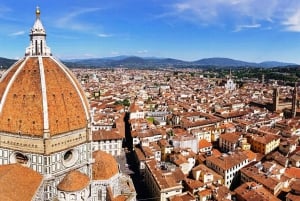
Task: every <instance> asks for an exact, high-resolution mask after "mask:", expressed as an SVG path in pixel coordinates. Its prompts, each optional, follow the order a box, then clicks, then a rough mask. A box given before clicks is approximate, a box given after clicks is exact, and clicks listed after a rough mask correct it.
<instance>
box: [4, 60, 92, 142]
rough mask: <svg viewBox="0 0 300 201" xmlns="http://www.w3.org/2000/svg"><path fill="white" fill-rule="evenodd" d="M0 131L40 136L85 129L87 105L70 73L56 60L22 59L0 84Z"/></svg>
mask: <svg viewBox="0 0 300 201" xmlns="http://www.w3.org/2000/svg"><path fill="white" fill-rule="evenodd" d="M0 99H1V102H0V132H1V131H2V132H8V133H13V134H21V135H30V136H35V137H42V136H43V133H44V132H48V133H49V135H50V136H54V135H58V134H62V133H65V132H69V131H72V130H77V129H81V128H85V127H86V126H87V121H88V119H89V115H88V103H87V100H86V98H85V96H84V93H83V91H82V89H81V87H80V86H79V83H78V82H77V80H76V79H75V78H74V76H73V74H72V73H71V72H70V71H69V70H68V69H67V68H66V67H65V66H63V64H61V63H60V62H59V61H58V60H56V59H55V58H53V57H51V56H49V57H46V56H44V57H34V56H32V57H25V58H24V59H21V60H20V61H18V62H17V63H16V64H15V65H13V66H12V67H11V68H10V69H9V70H8V71H7V73H6V74H4V76H3V77H2V78H1V81H0Z"/></svg>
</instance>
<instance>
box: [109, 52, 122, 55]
mask: <svg viewBox="0 0 300 201" xmlns="http://www.w3.org/2000/svg"><path fill="white" fill-rule="evenodd" d="M110 54H111V55H114V56H117V55H120V52H118V51H112V52H111V53H110Z"/></svg>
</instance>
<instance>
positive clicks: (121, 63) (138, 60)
mask: <svg viewBox="0 0 300 201" xmlns="http://www.w3.org/2000/svg"><path fill="white" fill-rule="evenodd" d="M62 61H63V62H64V63H65V64H66V65H67V66H70V67H79V66H84V67H175V68H176V67H200V68H201V67H220V68H223V67H233V68H234V67H262V68H271V67H283V66H298V65H299V64H296V63H288V62H279V61H263V62H260V63H257V62H247V61H242V60H236V59H231V58H224V57H212V58H203V59H199V60H195V61H184V60H180V59H174V58H159V57H139V56H134V55H130V56H127V55H120V56H116V57H103V58H88V59H66V60H64V59H62ZM15 62H16V60H14V59H7V58H3V57H0V66H1V67H3V68H8V67H9V66H11V65H12V64H13V63H15Z"/></svg>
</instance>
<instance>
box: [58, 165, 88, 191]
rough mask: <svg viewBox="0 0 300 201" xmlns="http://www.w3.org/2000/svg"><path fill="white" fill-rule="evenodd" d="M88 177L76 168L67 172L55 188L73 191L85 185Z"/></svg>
mask: <svg viewBox="0 0 300 201" xmlns="http://www.w3.org/2000/svg"><path fill="white" fill-rule="evenodd" d="M89 183H90V178H89V177H88V176H87V175H86V174H83V173H81V172H79V171H77V170H74V171H71V172H69V173H68V174H67V175H66V176H65V177H64V178H63V180H62V181H61V182H60V183H59V184H58V186H57V188H58V189H59V190H61V191H66V192H75V191H80V190H82V189H84V188H85V187H87V186H88V185H89Z"/></svg>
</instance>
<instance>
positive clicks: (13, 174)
mask: <svg viewBox="0 0 300 201" xmlns="http://www.w3.org/2000/svg"><path fill="white" fill-rule="evenodd" d="M42 180H43V177H42V175H40V174H39V173H38V172H35V171H34V170H32V169H30V168H27V167H24V166H22V165H20V164H10V165H1V166H0V200H2V201H4V200H5V201H15V200H22V201H31V200H33V198H34V196H35V194H36V192H37V191H38V189H39V187H40V185H41V184H42Z"/></svg>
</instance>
